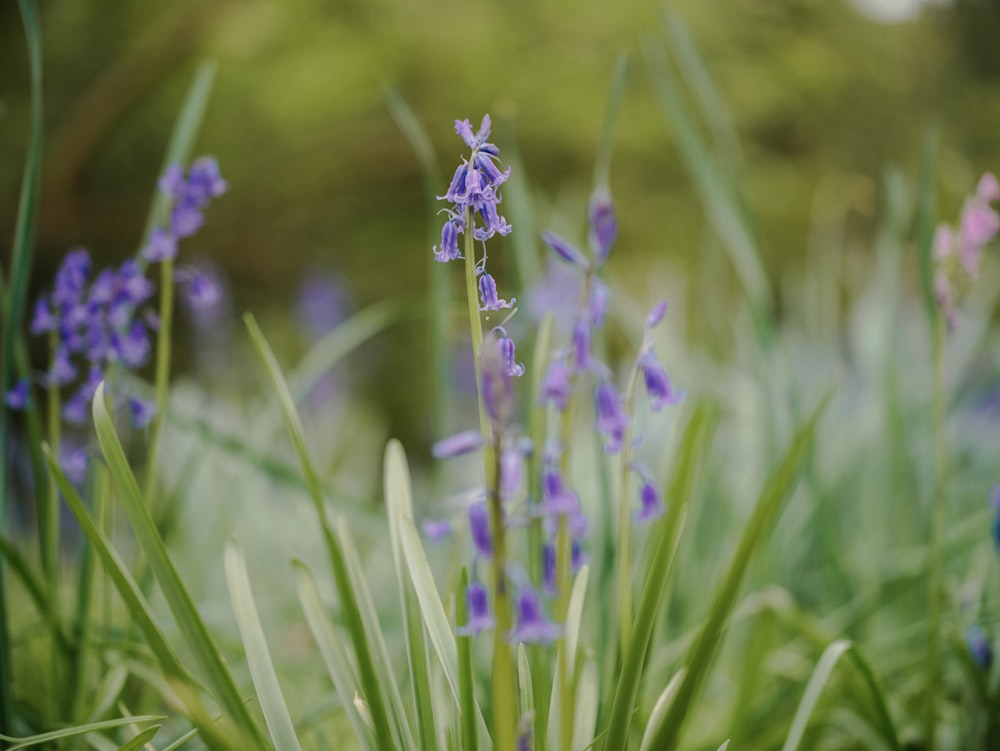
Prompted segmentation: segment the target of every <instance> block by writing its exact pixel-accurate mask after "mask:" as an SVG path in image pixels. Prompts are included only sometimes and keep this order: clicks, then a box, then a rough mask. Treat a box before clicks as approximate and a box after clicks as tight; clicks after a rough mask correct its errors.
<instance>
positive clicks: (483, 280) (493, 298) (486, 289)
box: [479, 273, 517, 310]
mask: <svg viewBox="0 0 1000 751" xmlns="http://www.w3.org/2000/svg"><path fill="white" fill-rule="evenodd" d="M479 299H480V303H479V309H480V310H503V309H504V308H510V307H513V305H514V303H515V302H517V300H516V299H511V300H510V301H509V302H508V301H507V300H503V299H501V298H500V296H499V295H498V294H497V283H496V280H495V279H494V278H493V277H492V275H490V274H486V273H484V274H482V275H481V276H480V277H479Z"/></svg>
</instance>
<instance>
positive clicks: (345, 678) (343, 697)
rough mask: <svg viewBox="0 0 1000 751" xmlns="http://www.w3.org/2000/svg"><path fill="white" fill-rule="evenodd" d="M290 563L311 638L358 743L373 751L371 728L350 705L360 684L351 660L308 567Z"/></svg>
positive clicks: (374, 746) (352, 703)
mask: <svg viewBox="0 0 1000 751" xmlns="http://www.w3.org/2000/svg"><path fill="white" fill-rule="evenodd" d="M292 566H293V568H294V569H295V582H296V589H297V591H298V595H299V603H300V604H301V605H302V612H303V613H304V614H305V616H306V623H307V624H308V625H309V630H310V631H311V632H312V635H313V639H315V640H316V645H317V646H318V647H319V652H320V654H321V655H322V656H323V662H324V663H325V664H326V670H327V672H328V673H329V674H330V679H331V680H332V681H333V687H334V689H335V690H336V692H337V696H338V697H339V698H340V703H341V704H342V705H343V707H344V712H345V713H346V714H347V719H348V720H349V721H350V723H351V727H352V728H353V729H354V734H355V736H356V737H357V739H358V741H359V742H360V743H361V744H362V746H364V747H365V748H366V749H371V751H374V749H376V748H377V745H376V743H375V736H374V734H373V733H372V731H371V728H370V727H369V726H368V725H367V724H365V722H364V721H363V720H362V718H361V716H360V715H359V714H358V711H357V707H355V705H354V697H355V695H356V694H357V687H358V685H360V684H359V679H358V676H357V672H356V670H355V669H354V666H353V665H352V664H351V661H350V658H349V657H348V655H347V651H346V650H345V649H344V646H343V644H342V642H341V638H340V636H338V634H337V632H336V630H335V628H334V626H333V624H332V623H331V622H330V619H329V617H328V616H327V614H326V608H325V607H324V606H323V601H322V599H321V598H320V594H319V590H318V589H317V587H316V581H315V579H313V576H312V574H311V573H310V572H309V569H308V568H306V565H305V564H304V563H302V562H301V561H292Z"/></svg>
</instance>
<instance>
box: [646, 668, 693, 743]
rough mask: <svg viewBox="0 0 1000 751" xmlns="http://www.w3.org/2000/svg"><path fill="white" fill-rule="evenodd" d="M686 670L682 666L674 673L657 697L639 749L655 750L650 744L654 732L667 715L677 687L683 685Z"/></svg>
mask: <svg viewBox="0 0 1000 751" xmlns="http://www.w3.org/2000/svg"><path fill="white" fill-rule="evenodd" d="M686 672H687V670H686V669H685V668H681V669H680V670H678V671H677V672H676V673H674V675H673V677H672V678H671V679H670V680H669V681H668V682H667V685H666V688H664V689H663V691H661V692H660V695H659V696H658V697H656V703H655V704H653V711H652V712H650V713H649V721H648V722H647V723H646V731H645V732H644V733H643V735H642V742H641V743H639V751H653V749H652V746H651V745H650V744H651V743H652V742H653V732H654V731H655V730H656V728H657V727H659V725H660V723H661V722H663V718H664V717H666V716H667V709H669V708H670V702H671V701H673V698H674V695H675V694H676V693H677V688H678V687H679V686H680V685H681V681H682V680H684V673H686Z"/></svg>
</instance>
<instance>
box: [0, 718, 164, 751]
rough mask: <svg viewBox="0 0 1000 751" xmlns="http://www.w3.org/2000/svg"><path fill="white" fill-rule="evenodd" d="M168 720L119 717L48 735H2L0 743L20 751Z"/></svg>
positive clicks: (9, 749)
mask: <svg viewBox="0 0 1000 751" xmlns="http://www.w3.org/2000/svg"><path fill="white" fill-rule="evenodd" d="M165 719H167V718H166V717H163V716H161V715H139V716H136V717H119V718H117V719H115V720H103V721H101V722H91V723H88V724H86V725H77V726H75V727H71V728H63V729H62V730H53V731H51V732H48V733H39V734H38V735H29V736H27V737H24V738H15V737H13V736H10V735H4V734H3V733H0V741H5V742H7V743H12V744H14V745H12V746H8V747H7V749H6V751H18V749H22V748H30V747H31V746H38V745H41V744H42V743H52V742H54V741H62V740H66V739H67V738H75V737H77V736H79V735H85V734H87V733H99V732H101V731H103V730H114V729H115V728H120V727H123V726H125V725H132V724H137V725H145V724H146V723H147V722H162V721H163V720H165Z"/></svg>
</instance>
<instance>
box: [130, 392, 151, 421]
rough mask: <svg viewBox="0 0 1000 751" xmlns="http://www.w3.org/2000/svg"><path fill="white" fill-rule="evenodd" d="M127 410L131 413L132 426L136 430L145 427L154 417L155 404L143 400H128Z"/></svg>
mask: <svg viewBox="0 0 1000 751" xmlns="http://www.w3.org/2000/svg"><path fill="white" fill-rule="evenodd" d="M128 408H129V412H131V413H132V425H134V426H135V427H137V428H144V427H146V426H147V425H149V423H151V422H152V421H153V418H154V417H155V416H156V404H155V403H154V402H151V401H147V400H145V399H134V398H133V399H129V400H128Z"/></svg>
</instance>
